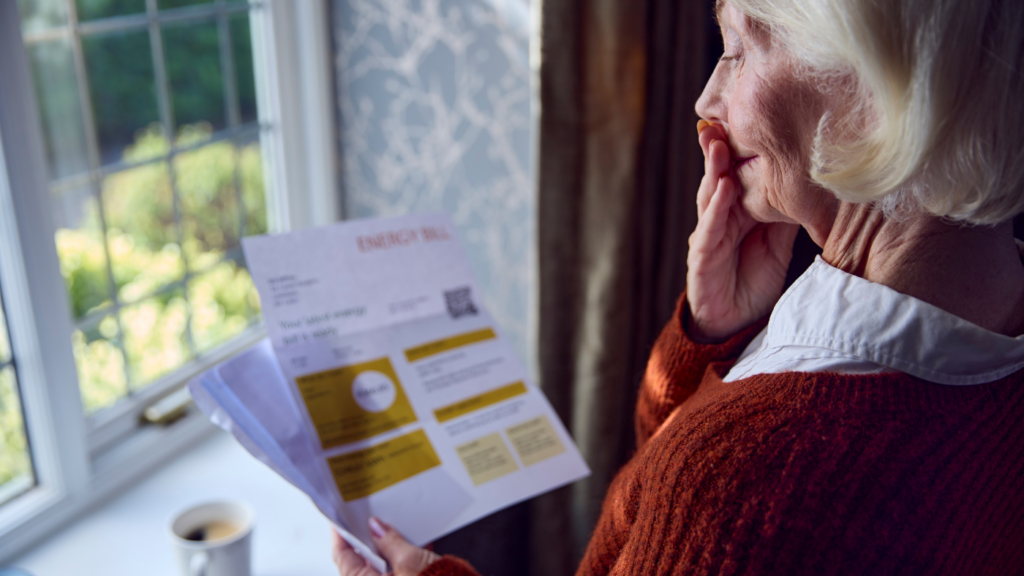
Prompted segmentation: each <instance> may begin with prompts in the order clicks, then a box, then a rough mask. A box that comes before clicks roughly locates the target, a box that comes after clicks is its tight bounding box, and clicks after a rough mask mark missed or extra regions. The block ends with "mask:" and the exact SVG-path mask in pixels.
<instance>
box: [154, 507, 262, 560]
mask: <svg viewBox="0 0 1024 576" xmlns="http://www.w3.org/2000/svg"><path fill="white" fill-rule="evenodd" d="M255 522H256V514H255V512H254V511H253V509H252V507H251V506H249V505H248V504H245V503H243V502H230V501H220V502H208V503H206V504H200V505H198V506H193V507H191V508H189V509H187V510H184V511H182V512H180V513H178V514H177V515H175V517H174V518H173V519H172V520H171V527H170V528H171V541H172V542H173V543H174V547H175V549H176V551H177V552H178V560H179V564H180V566H181V573H182V575H183V576H251V574H252V571H251V567H250V562H251V551H250V541H251V540H252V529H253V525H254V524H255Z"/></svg>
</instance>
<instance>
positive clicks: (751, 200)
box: [740, 190, 794, 224]
mask: <svg viewBox="0 0 1024 576" xmlns="http://www.w3.org/2000/svg"><path fill="white" fill-rule="evenodd" d="M740 204H741V205H742V206H743V209H744V210H746V211H747V214H749V215H750V217H751V218H753V219H754V220H756V221H758V222H761V223H764V224H770V223H772V222H790V223H792V222H794V220H793V219H791V218H788V217H787V216H786V215H785V214H782V213H781V212H779V211H778V210H776V209H775V208H773V207H772V206H771V205H770V204H768V202H767V201H765V198H764V196H763V195H762V194H758V193H757V192H748V191H747V190H744V191H743V196H742V197H741V199H740Z"/></svg>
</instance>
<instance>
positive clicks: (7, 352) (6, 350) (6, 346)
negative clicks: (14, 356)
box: [0, 301, 11, 366]
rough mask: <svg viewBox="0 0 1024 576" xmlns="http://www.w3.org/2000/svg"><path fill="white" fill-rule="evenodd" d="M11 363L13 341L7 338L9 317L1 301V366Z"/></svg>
mask: <svg viewBox="0 0 1024 576" xmlns="http://www.w3.org/2000/svg"><path fill="white" fill-rule="evenodd" d="M10 361H11V339H10V338H9V337H8V336H7V317H6V316H4V307H3V302H2V301H0V366H3V365H4V364H7V363H8V362H10Z"/></svg>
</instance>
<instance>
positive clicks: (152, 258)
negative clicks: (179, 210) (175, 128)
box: [103, 131, 185, 303]
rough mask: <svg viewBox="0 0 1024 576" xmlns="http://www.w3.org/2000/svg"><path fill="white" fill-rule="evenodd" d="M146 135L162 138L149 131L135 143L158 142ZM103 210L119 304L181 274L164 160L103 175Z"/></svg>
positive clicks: (154, 289) (183, 268) (174, 222)
mask: <svg viewBox="0 0 1024 576" xmlns="http://www.w3.org/2000/svg"><path fill="white" fill-rule="evenodd" d="M150 138H152V139H156V140H160V141H163V140H164V138H163V136H162V135H160V134H159V133H157V132H152V131H151V132H148V133H146V134H145V135H143V136H142V137H141V138H140V142H139V143H138V144H136V146H151V145H152V146H156V145H157V144H151V143H147V142H146V140H147V139H150ZM159 145H162V146H166V143H165V142H164V143H163V144H159ZM103 210H104V213H105V215H106V218H107V246H108V247H109V249H110V263H111V266H112V268H113V273H114V282H115V283H116V284H117V291H118V292H117V293H118V299H119V300H120V301H121V302H122V303H127V302H134V301H137V300H140V299H141V298H143V297H145V296H148V295H149V294H152V293H154V292H155V291H157V290H159V289H161V288H163V287H164V286H167V285H168V284H170V283H172V282H175V281H177V280H181V279H182V278H183V277H184V273H185V265H184V262H183V260H182V257H181V248H180V246H179V244H178V231H177V223H176V221H175V210H174V195H173V193H172V191H171V183H170V177H169V175H168V173H167V164H166V163H165V162H153V163H150V164H144V165H142V166H139V167H136V168H131V169H129V170H124V171H122V172H118V173H116V174H112V175H110V176H108V177H107V178H105V179H104V181H103Z"/></svg>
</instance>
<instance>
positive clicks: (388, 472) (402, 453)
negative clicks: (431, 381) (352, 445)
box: [327, 430, 441, 502]
mask: <svg viewBox="0 0 1024 576" xmlns="http://www.w3.org/2000/svg"><path fill="white" fill-rule="evenodd" d="M327 464H328V465H329V466H330V467H331V473H332V474H333V475H334V482H335V483H337V485H338V491H339V492H341V498H342V499H343V500H344V501H346V502H351V501H352V500H358V499H359V498H365V497H367V496H369V495H370V494H373V493H374V492H379V491H381V490H383V489H385V488H387V487H388V486H393V485H394V484H397V483H399V482H401V481H402V480H406V479H408V478H412V477H413V476H415V475H417V474H420V473H421V472H426V471H427V470H430V469H431V468H434V467H435V466H440V465H441V459H440V458H438V457H437V452H435V451H434V447H433V446H431V445H430V440H428V439H427V435H426V433H424V432H423V430H416V431H415V432H410V433H409V434H406V435H405V436H399V437H398V438H393V439H391V440H388V441H387V442H381V443H380V444H378V445H376V446H371V447H369V448H366V449H364V450H357V451H355V452H350V453H348V454H342V455H341V456H335V457H334V458H329V459H328V460H327Z"/></svg>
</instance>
